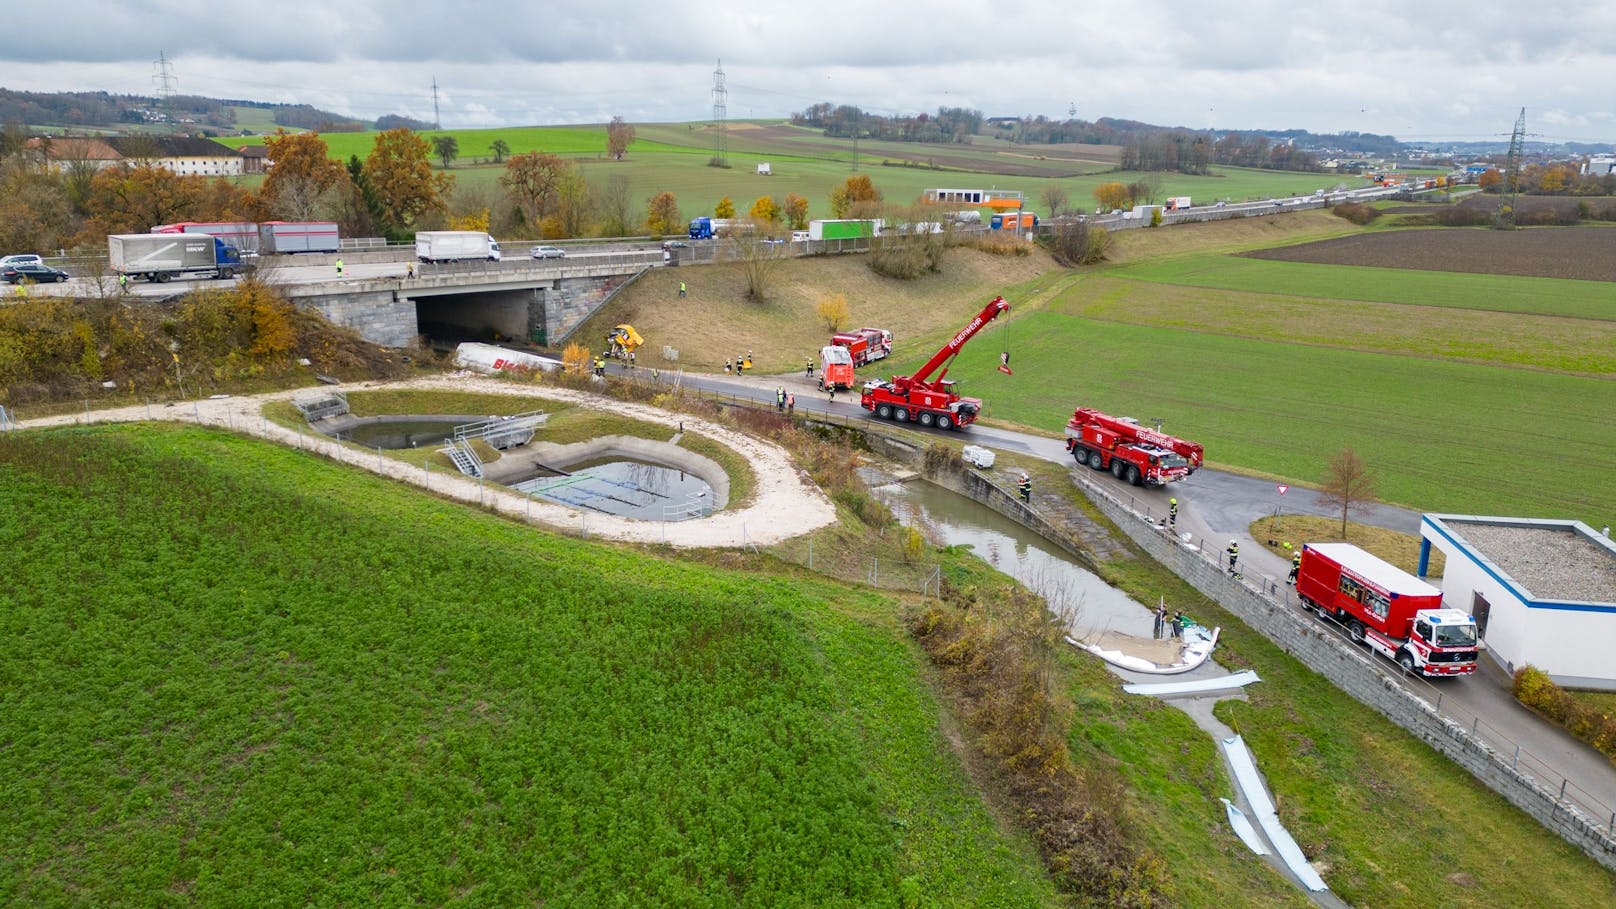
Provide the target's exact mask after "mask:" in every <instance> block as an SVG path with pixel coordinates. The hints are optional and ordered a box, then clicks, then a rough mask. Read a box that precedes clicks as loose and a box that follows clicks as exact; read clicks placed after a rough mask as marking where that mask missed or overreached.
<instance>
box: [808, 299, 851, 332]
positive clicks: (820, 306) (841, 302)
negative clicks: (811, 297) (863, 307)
mask: <svg viewBox="0 0 1616 909" xmlns="http://www.w3.org/2000/svg"><path fill="white" fill-rule="evenodd" d="M814 312H816V313H817V314H818V315H819V318H820V321H822V322H824V323H825V328H826V329H828V330H829V331H831V332H833V333H834V332H838V331H841V330H842V326H844V325H846V324H847V320H848V318H849V316H851V315H852V313H850V312H849V311H848V308H847V294H831V295H830V296H828V297H823V298H821V299H820V301H819V302H818V303H817V304H815V306H814Z"/></svg>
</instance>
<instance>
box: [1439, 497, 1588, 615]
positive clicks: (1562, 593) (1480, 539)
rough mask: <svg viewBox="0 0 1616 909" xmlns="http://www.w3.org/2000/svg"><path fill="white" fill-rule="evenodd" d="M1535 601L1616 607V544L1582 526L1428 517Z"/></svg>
mask: <svg viewBox="0 0 1616 909" xmlns="http://www.w3.org/2000/svg"><path fill="white" fill-rule="evenodd" d="M1426 518H1428V519H1434V520H1437V521H1438V522H1439V523H1440V524H1441V525H1442V526H1445V527H1446V528H1447V529H1448V530H1449V531H1450V532H1451V533H1452V534H1453V535H1454V536H1455V537H1456V538H1457V539H1458V541H1459V542H1460V543H1461V544H1463V545H1465V546H1467V547H1468V548H1470V549H1471V550H1472V551H1473V552H1475V553H1476V554H1478V555H1480V556H1482V557H1484V558H1486V559H1487V560H1488V561H1490V562H1492V563H1493V564H1494V565H1496V566H1498V568H1499V570H1501V571H1503V572H1504V574H1506V575H1508V576H1509V578H1510V580H1512V581H1514V582H1515V583H1516V585H1517V586H1519V587H1520V588H1521V590H1522V591H1524V592H1525V593H1526V595H1527V596H1528V597H1530V598H1531V599H1533V600H1550V601H1558V602H1570V603H1610V604H1616V544H1612V542H1611V541H1610V539H1609V538H1608V537H1603V536H1601V535H1599V534H1596V533H1594V531H1593V529H1592V528H1590V527H1588V526H1587V525H1586V524H1583V523H1582V522H1581V521H1552V520H1532V519H1529V518H1500V517H1473V516H1463V515H1426Z"/></svg>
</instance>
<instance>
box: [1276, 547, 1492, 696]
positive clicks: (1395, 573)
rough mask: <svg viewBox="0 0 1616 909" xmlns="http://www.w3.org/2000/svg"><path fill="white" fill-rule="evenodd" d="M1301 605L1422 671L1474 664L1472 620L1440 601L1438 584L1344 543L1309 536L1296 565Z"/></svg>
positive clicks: (1460, 669)
mask: <svg viewBox="0 0 1616 909" xmlns="http://www.w3.org/2000/svg"><path fill="white" fill-rule="evenodd" d="M1296 594H1297V596H1298V597H1299V598H1300V599H1301V601H1302V608H1303V609H1308V610H1311V611H1313V612H1316V613H1318V614H1319V615H1320V616H1321V617H1324V618H1331V619H1335V620H1336V621H1337V622H1340V623H1342V624H1344V625H1346V626H1347V631H1348V633H1349V634H1350V635H1351V636H1352V639H1353V640H1355V641H1357V642H1358V643H1360V644H1367V645H1369V648H1370V649H1371V650H1374V651H1376V652H1377V653H1379V654H1381V655H1382V656H1385V657H1386V658H1387V659H1391V660H1396V661H1397V662H1398V664H1399V665H1401V666H1402V667H1403V668H1404V669H1406V670H1408V671H1409V672H1418V673H1420V674H1421V675H1425V676H1449V675H1468V674H1470V673H1472V672H1475V671H1476V640H1477V638H1476V620H1475V619H1474V618H1473V617H1471V616H1470V615H1469V614H1467V613H1465V612H1463V611H1462V610H1458V609H1444V608H1443V607H1442V591H1440V590H1438V589H1437V588H1435V587H1432V586H1431V585H1430V584H1427V583H1426V582H1424V581H1422V580H1420V579H1419V578H1416V577H1414V576H1413V575H1411V574H1409V573H1408V572H1406V571H1403V570H1402V569H1401V568H1398V567H1397V566H1395V565H1391V564H1388V563H1386V562H1383V561H1381V560H1380V559H1378V558H1376V557H1374V556H1372V555H1370V554H1369V553H1367V552H1364V551H1363V550H1362V549H1359V548H1358V547H1356V546H1354V545H1352V544H1351V543H1309V544H1307V545H1306V546H1304V547H1302V564H1301V567H1300V568H1299V569H1298V571H1297V573H1296Z"/></svg>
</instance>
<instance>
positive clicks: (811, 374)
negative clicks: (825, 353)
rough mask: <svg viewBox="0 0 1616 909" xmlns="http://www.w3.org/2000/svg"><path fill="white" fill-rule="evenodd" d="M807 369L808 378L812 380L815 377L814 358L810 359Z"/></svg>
mask: <svg viewBox="0 0 1616 909" xmlns="http://www.w3.org/2000/svg"><path fill="white" fill-rule="evenodd" d="M805 368H806V369H807V370H808V373H807V375H808V378H810V379H812V378H813V377H814V360H813V358H812V357H809V358H808V365H807V366H806V367H805Z"/></svg>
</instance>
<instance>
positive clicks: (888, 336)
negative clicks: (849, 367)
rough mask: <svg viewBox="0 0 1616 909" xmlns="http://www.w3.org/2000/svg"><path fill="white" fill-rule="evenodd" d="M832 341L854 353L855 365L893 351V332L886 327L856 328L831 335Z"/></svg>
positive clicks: (878, 358)
mask: <svg viewBox="0 0 1616 909" xmlns="http://www.w3.org/2000/svg"><path fill="white" fill-rule="evenodd" d="M830 343H832V344H834V345H836V346H837V347H845V348H847V352H848V353H849V354H852V355H853V365H854V366H863V365H864V364H866V363H873V362H875V361H876V360H881V359H884V358H885V357H886V356H887V354H890V353H892V332H890V331H887V330H886V329H885V328H855V329H853V330H852V331H847V332H842V333H841V334H836V335H831V336H830Z"/></svg>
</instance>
